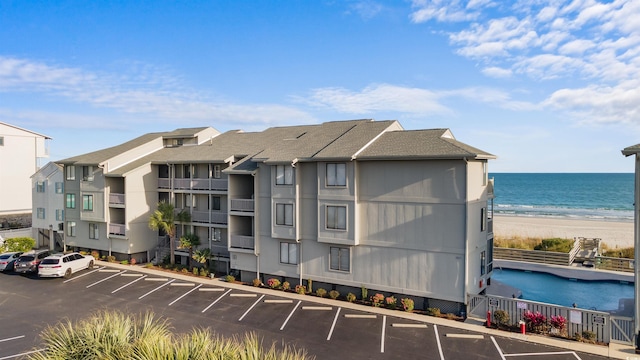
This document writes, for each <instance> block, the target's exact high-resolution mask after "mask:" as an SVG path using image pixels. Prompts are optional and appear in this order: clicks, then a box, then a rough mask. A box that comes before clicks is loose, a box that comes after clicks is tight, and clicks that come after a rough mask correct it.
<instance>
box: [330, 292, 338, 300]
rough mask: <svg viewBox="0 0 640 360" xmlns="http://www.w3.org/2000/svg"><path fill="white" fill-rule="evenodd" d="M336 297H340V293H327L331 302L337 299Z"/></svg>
mask: <svg viewBox="0 0 640 360" xmlns="http://www.w3.org/2000/svg"><path fill="white" fill-rule="evenodd" d="M338 296H340V293H339V292H338V291H337V290H331V291H329V297H330V298H332V299H333V300H335V299H337V298H338Z"/></svg>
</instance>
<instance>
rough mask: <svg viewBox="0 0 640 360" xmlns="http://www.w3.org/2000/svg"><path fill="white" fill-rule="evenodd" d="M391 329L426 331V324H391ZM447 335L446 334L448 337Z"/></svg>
mask: <svg viewBox="0 0 640 360" xmlns="http://www.w3.org/2000/svg"><path fill="white" fill-rule="evenodd" d="M391 327H397V328H418V329H426V328H427V324H407V323H392V324H391ZM448 335H449V334H447V336H448Z"/></svg>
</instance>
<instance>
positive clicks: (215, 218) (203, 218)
mask: <svg viewBox="0 0 640 360" xmlns="http://www.w3.org/2000/svg"><path fill="white" fill-rule="evenodd" d="M191 221H193V222H196V223H205V224H221V225H227V223H228V221H227V213H226V212H222V211H193V212H192V213H191Z"/></svg>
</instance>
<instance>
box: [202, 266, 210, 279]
mask: <svg viewBox="0 0 640 360" xmlns="http://www.w3.org/2000/svg"><path fill="white" fill-rule="evenodd" d="M200 276H205V277H206V276H209V270H207V269H205V268H203V267H202V268H200Z"/></svg>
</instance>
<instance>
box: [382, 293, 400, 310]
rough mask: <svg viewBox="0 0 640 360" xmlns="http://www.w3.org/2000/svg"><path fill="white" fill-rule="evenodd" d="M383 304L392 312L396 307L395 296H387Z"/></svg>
mask: <svg viewBox="0 0 640 360" xmlns="http://www.w3.org/2000/svg"><path fill="white" fill-rule="evenodd" d="M384 303H385V305H386V306H387V308H389V309H392V310H394V309H395V308H396V306H397V305H398V300H397V299H396V297H395V296H388V297H386V298H385V299H384Z"/></svg>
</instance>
